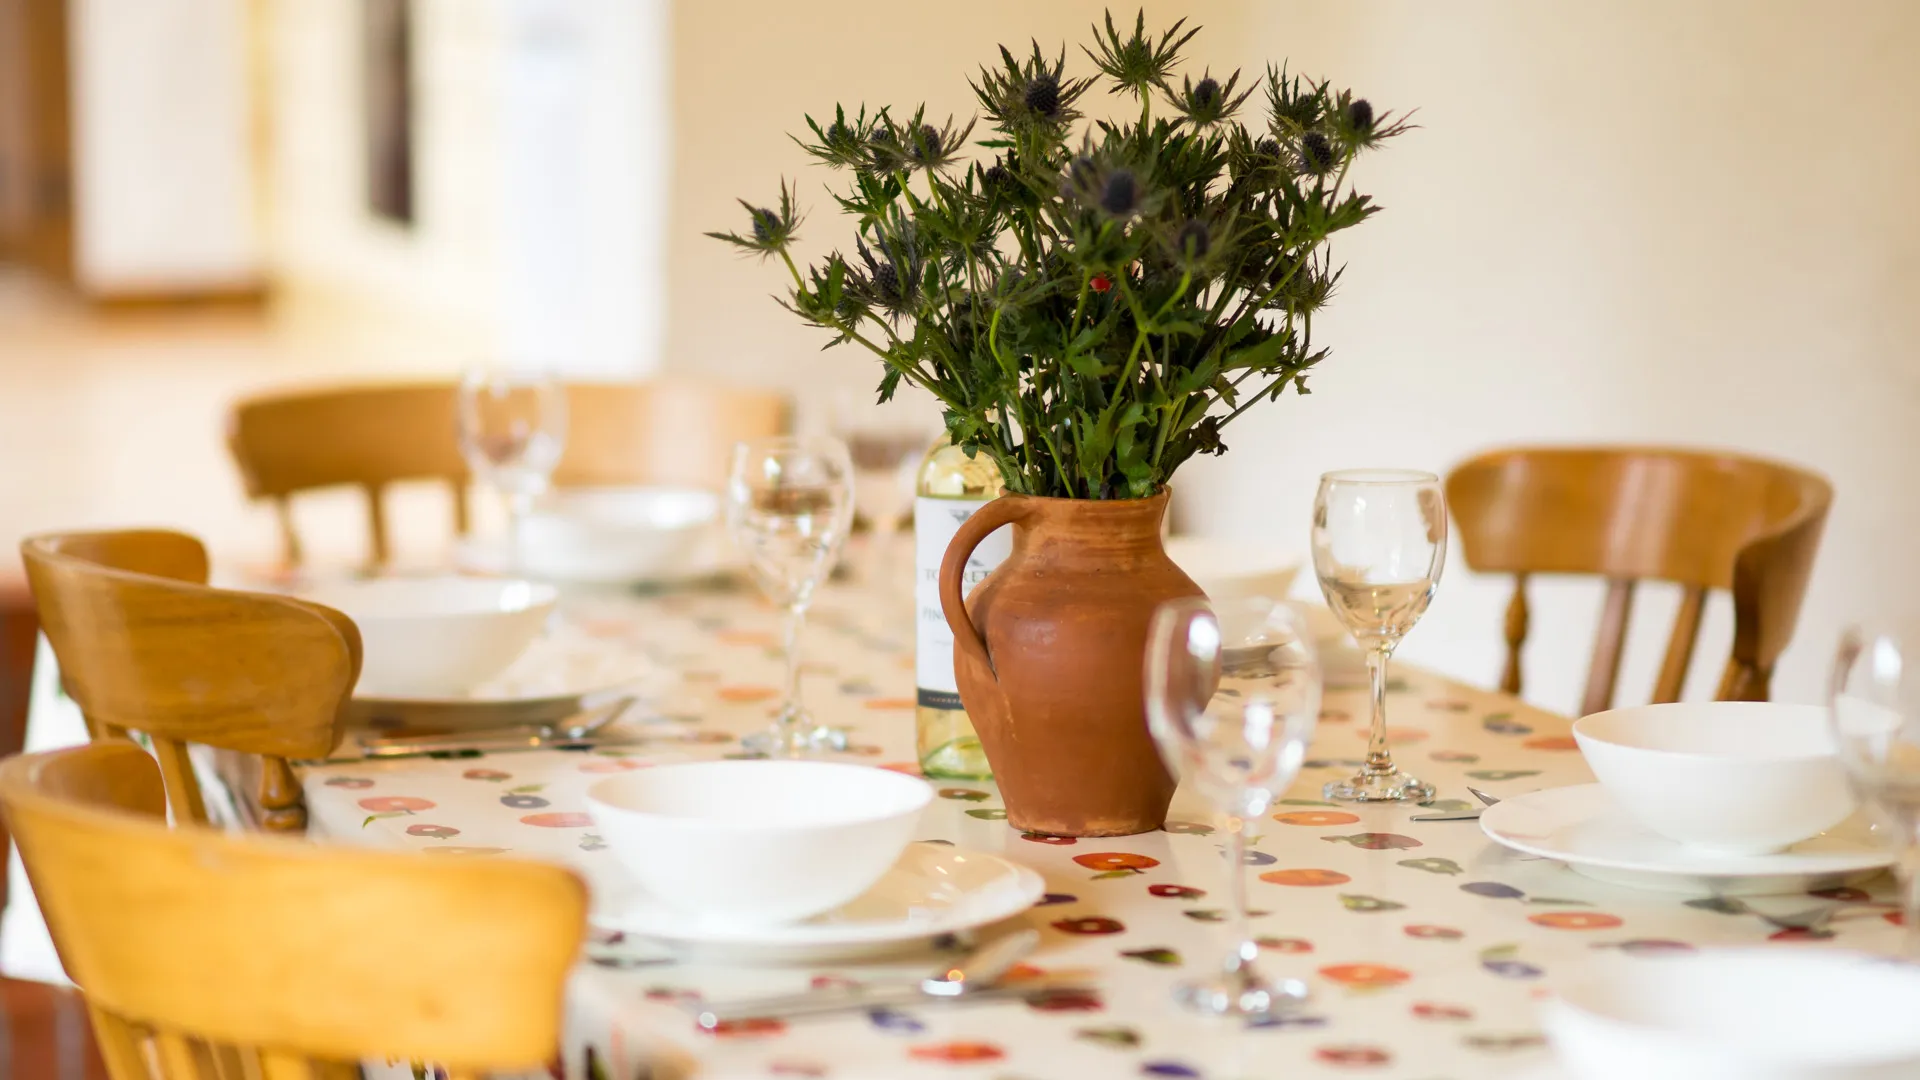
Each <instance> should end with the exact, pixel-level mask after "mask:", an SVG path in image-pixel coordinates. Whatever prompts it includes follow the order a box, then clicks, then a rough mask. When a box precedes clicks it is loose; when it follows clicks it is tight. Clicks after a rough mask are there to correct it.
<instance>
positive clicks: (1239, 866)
mask: <svg viewBox="0 0 1920 1080" xmlns="http://www.w3.org/2000/svg"><path fill="white" fill-rule="evenodd" d="M1227 828H1228V834H1227V861H1228V862H1229V863H1231V864H1232V865H1231V866H1230V867H1228V869H1227V920H1228V921H1227V933H1228V935H1229V938H1230V940H1231V941H1232V943H1233V952H1232V953H1231V954H1229V955H1228V957H1227V962H1226V967H1227V970H1228V971H1237V970H1239V969H1240V968H1241V967H1242V966H1243V965H1245V964H1246V962H1247V961H1249V960H1251V959H1253V958H1252V957H1251V956H1249V955H1248V952H1249V950H1248V943H1249V942H1250V941H1251V940H1252V937H1253V935H1252V934H1251V933H1250V932H1249V931H1248V929H1247V820H1246V819H1245V818H1243V817H1238V816H1235V817H1232V818H1228V819H1227Z"/></svg>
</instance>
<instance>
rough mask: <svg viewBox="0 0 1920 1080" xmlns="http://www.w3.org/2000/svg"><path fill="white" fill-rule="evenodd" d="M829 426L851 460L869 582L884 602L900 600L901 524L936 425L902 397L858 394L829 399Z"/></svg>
mask: <svg viewBox="0 0 1920 1080" xmlns="http://www.w3.org/2000/svg"><path fill="white" fill-rule="evenodd" d="M833 426H834V431H835V433H836V434H837V435H838V436H839V437H840V438H841V439H842V440H843V441H845V442H846V444H847V452H848V454H849V455H850V456H851V457H852V459H853V496H854V498H853V505H854V509H855V510H856V511H857V512H858V514H859V516H860V518H861V519H862V520H864V521H865V522H866V523H867V526H868V528H869V529H870V530H871V533H872V537H871V540H872V544H871V546H872V558H871V560H870V562H869V566H868V569H867V572H866V573H867V576H868V579H869V582H870V584H872V585H874V586H876V587H877V588H878V589H879V591H880V592H881V593H882V594H883V596H884V597H885V598H886V599H887V600H889V601H891V600H893V599H896V598H901V597H902V594H903V593H904V592H905V588H904V586H906V585H908V584H910V582H911V572H910V570H908V571H907V572H903V568H902V567H901V566H900V565H899V562H900V551H899V534H900V527H901V525H902V523H903V522H905V521H908V520H910V518H911V515H912V513H913V489H914V481H915V479H916V474H917V473H918V472H919V468H920V463H921V462H922V461H923V460H924V459H925V458H926V456H927V451H928V449H929V448H930V447H932V445H933V440H934V436H935V435H936V434H938V432H939V430H940V425H939V423H938V421H937V419H935V418H930V417H929V416H928V413H927V409H926V408H924V407H922V405H921V403H920V402H918V401H916V400H913V399H906V398H905V395H900V396H899V397H897V398H896V399H894V400H890V401H886V402H875V401H873V400H872V398H871V397H870V396H868V395H864V394H863V395H859V396H858V397H855V396H851V395H841V396H839V397H836V398H835V399H834V415H833ZM890 606H891V605H890Z"/></svg>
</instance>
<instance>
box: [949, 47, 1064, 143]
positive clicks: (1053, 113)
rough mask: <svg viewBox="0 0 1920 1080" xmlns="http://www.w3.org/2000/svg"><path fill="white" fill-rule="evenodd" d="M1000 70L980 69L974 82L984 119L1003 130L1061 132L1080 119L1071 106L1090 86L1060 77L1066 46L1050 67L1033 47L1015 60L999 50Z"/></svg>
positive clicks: (1010, 55)
mask: <svg viewBox="0 0 1920 1080" xmlns="http://www.w3.org/2000/svg"><path fill="white" fill-rule="evenodd" d="M1000 60H1001V64H1002V66H1001V67H1000V68H991V67H983V68H981V69H980V77H979V78H978V79H977V80H976V81H974V82H973V84H972V85H973V94H974V96H975V97H976V98H978V99H979V100H980V107H981V108H982V109H985V110H986V113H987V118H988V120H990V121H991V122H992V123H993V124H994V126H995V127H997V128H1001V129H1003V130H1009V129H1020V130H1033V129H1049V130H1064V129H1066V128H1067V127H1069V126H1070V125H1072V124H1073V123H1074V122H1075V121H1077V120H1079V119H1080V113H1079V112H1078V111H1077V110H1076V109H1074V107H1073V105H1074V102H1076V101H1078V100H1080V95H1082V94H1084V93H1086V92H1087V88H1088V87H1090V86H1092V85H1093V80H1092V79H1069V78H1066V77H1065V76H1064V75H1063V74H1062V73H1063V72H1064V71H1065V69H1066V66H1067V50H1066V47H1065V46H1062V47H1061V49H1060V54H1059V56H1058V57H1056V58H1055V59H1054V60H1053V61H1052V62H1051V63H1049V62H1048V61H1047V58H1046V54H1044V53H1042V52H1041V51H1040V43H1039V42H1037V41H1036V42H1034V43H1033V55H1032V56H1031V57H1029V58H1028V59H1027V60H1025V61H1019V60H1015V59H1014V58H1013V53H1011V52H1009V51H1008V50H1007V48H1006V46H1004V45H1003V46H1001V47H1000Z"/></svg>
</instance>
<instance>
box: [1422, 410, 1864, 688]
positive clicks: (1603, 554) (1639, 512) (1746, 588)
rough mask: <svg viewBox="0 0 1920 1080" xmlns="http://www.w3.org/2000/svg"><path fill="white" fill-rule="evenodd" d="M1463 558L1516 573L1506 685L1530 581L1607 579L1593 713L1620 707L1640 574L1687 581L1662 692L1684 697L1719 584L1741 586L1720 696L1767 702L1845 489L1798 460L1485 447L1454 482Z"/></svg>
mask: <svg viewBox="0 0 1920 1080" xmlns="http://www.w3.org/2000/svg"><path fill="white" fill-rule="evenodd" d="M1447 502H1448V504H1449V505H1450V506H1451V508H1452V511H1453V517H1454V521H1455V523H1456V527H1457V530H1458V533H1459V536H1460V546H1461V551H1462V554H1463V555H1464V556H1465V557H1466V562H1467V565H1468V566H1470V567H1472V568H1473V569H1475V570H1479V571H1487V572H1494V573H1510V574H1513V575H1514V581H1515V584H1514V592H1513V600H1512V601H1511V603H1509V605H1508V607H1507V617H1506V642H1507V660H1506V668H1505V670H1504V672H1503V673H1502V674H1501V676H1500V689H1501V690H1503V691H1505V692H1507V693H1510V694H1517V693H1519V692H1520V686H1521V672H1520V648H1521V646H1522V645H1523V644H1525V642H1526V639H1527V622H1528V611H1527V579H1528V577H1529V576H1530V575H1533V574H1597V575H1600V576H1602V577H1605V578H1606V579H1607V594H1606V604H1605V607H1604V609H1603V611H1602V614H1601V619H1600V630H1599V634H1598V637H1597V638H1596V640H1595V644H1594V650H1593V661H1592V665H1591V667H1590V669H1589V670H1588V674H1587V688H1586V693H1585V696H1584V698H1583V699H1582V703H1581V714H1582V715H1585V714H1587V713H1593V712H1599V711H1602V710H1604V709H1608V708H1611V707H1612V703H1613V696H1614V682H1615V680H1616V678H1617V677H1618V675H1619V672H1620V657H1621V653H1622V645H1623V643H1624V641H1625V638H1626V631H1627V622H1628V616H1629V614H1630V613H1631V610H1632V605H1633V590H1634V583H1635V582H1636V581H1638V580H1640V579H1656V580H1660V581H1671V582H1674V583H1677V584H1678V585H1680V586H1681V587H1682V589H1683V591H1682V593H1681V602H1680V611H1679V615H1678V617H1677V618H1676V619H1675V621H1674V627H1673V633H1672V636H1671V637H1670V638H1669V639H1668V642H1667V650H1666V655H1665V659H1664V661H1663V662H1662V663H1661V665H1660V675H1659V678H1658V680H1657V681H1656V683H1655V685H1654V691H1653V700H1654V701H1656V702H1668V701H1676V700H1678V699H1679V697H1680V690H1681V686H1682V684H1683V683H1684V682H1685V681H1686V675H1687V669H1688V667H1689V665H1690V664H1691V662H1692V659H1693V646H1694V638H1695V636H1696V635H1697V633H1698V632H1699V629H1700V616H1701V612H1702V611H1703V610H1704V608H1705V605H1706V596H1707V590H1709V589H1728V590H1731V591H1732V593H1733V618H1734V636H1733V652H1732V655H1731V656H1730V657H1729V658H1728V660H1727V666H1726V670H1725V672H1724V674H1723V675H1722V676H1721V679H1720V687H1719V691H1718V693H1717V695H1716V696H1717V697H1718V699H1720V700H1723V701H1727V700H1740V701H1764V700H1766V698H1767V694H1768V685H1769V682H1770V681H1771V679H1772V677H1773V669H1774V664H1775V662H1776V661H1778V660H1779V658H1780V653H1781V652H1782V651H1783V650H1785V649H1786V647H1787V642H1788V641H1789V640H1790V639H1791V638H1792V637H1793V628H1794V623H1795V622H1796V621H1797V620H1798V619H1799V617H1800V601H1801V599H1802V597H1803V596H1804V595H1805V593H1806V589H1807V576H1808V575H1809V574H1810V573H1811V572H1812V569H1813V557H1814V553H1815V551H1816V550H1817V549H1818V548H1819V546H1820V533H1821V530H1822V529H1823V528H1824V527H1825V525H1826V520H1827V508H1828V506H1829V505H1830V504H1831V503H1832V502H1833V488H1832V486H1831V485H1830V484H1828V483H1827V481H1826V480H1825V479H1823V478H1821V477H1819V476H1817V475H1815V474H1813V473H1810V472H1807V471H1805V470H1802V469H1797V468H1794V467H1792V466H1789V465H1782V464H1777V463H1775V462H1770V461H1763V460H1759V459H1756V458H1748V457H1740V456H1737V455H1733V454H1720V453H1711V452H1701V451H1691V450H1671V449H1658V448H1635V447H1619V448H1610V447H1556V448H1546V447H1541V448H1518V449H1510V450H1498V451H1494V452H1492V453H1488V454H1483V455H1481V456H1479V457H1476V458H1473V459H1472V460H1470V461H1467V462H1465V463H1464V464H1462V465H1460V466H1459V467H1457V468H1455V469H1454V470H1453V472H1452V473H1451V474H1449V475H1448V477H1447Z"/></svg>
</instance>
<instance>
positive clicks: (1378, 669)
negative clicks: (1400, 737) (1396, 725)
mask: <svg viewBox="0 0 1920 1080" xmlns="http://www.w3.org/2000/svg"><path fill="white" fill-rule="evenodd" d="M1392 656H1393V645H1392V644H1391V643H1388V644H1380V645H1375V646H1373V647H1372V648H1370V649H1368V650H1367V683H1368V685H1369V687H1370V688H1371V690H1372V697H1373V721H1372V726H1371V727H1370V728H1369V729H1368V732H1367V770H1366V771H1367V772H1368V773H1369V774H1370V775H1375V776H1378V775H1382V774H1385V773H1390V772H1392V771H1393V754H1392V753H1391V752H1389V751H1388V750H1387V661H1388V660H1389V659H1390V658H1391V657H1392Z"/></svg>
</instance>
